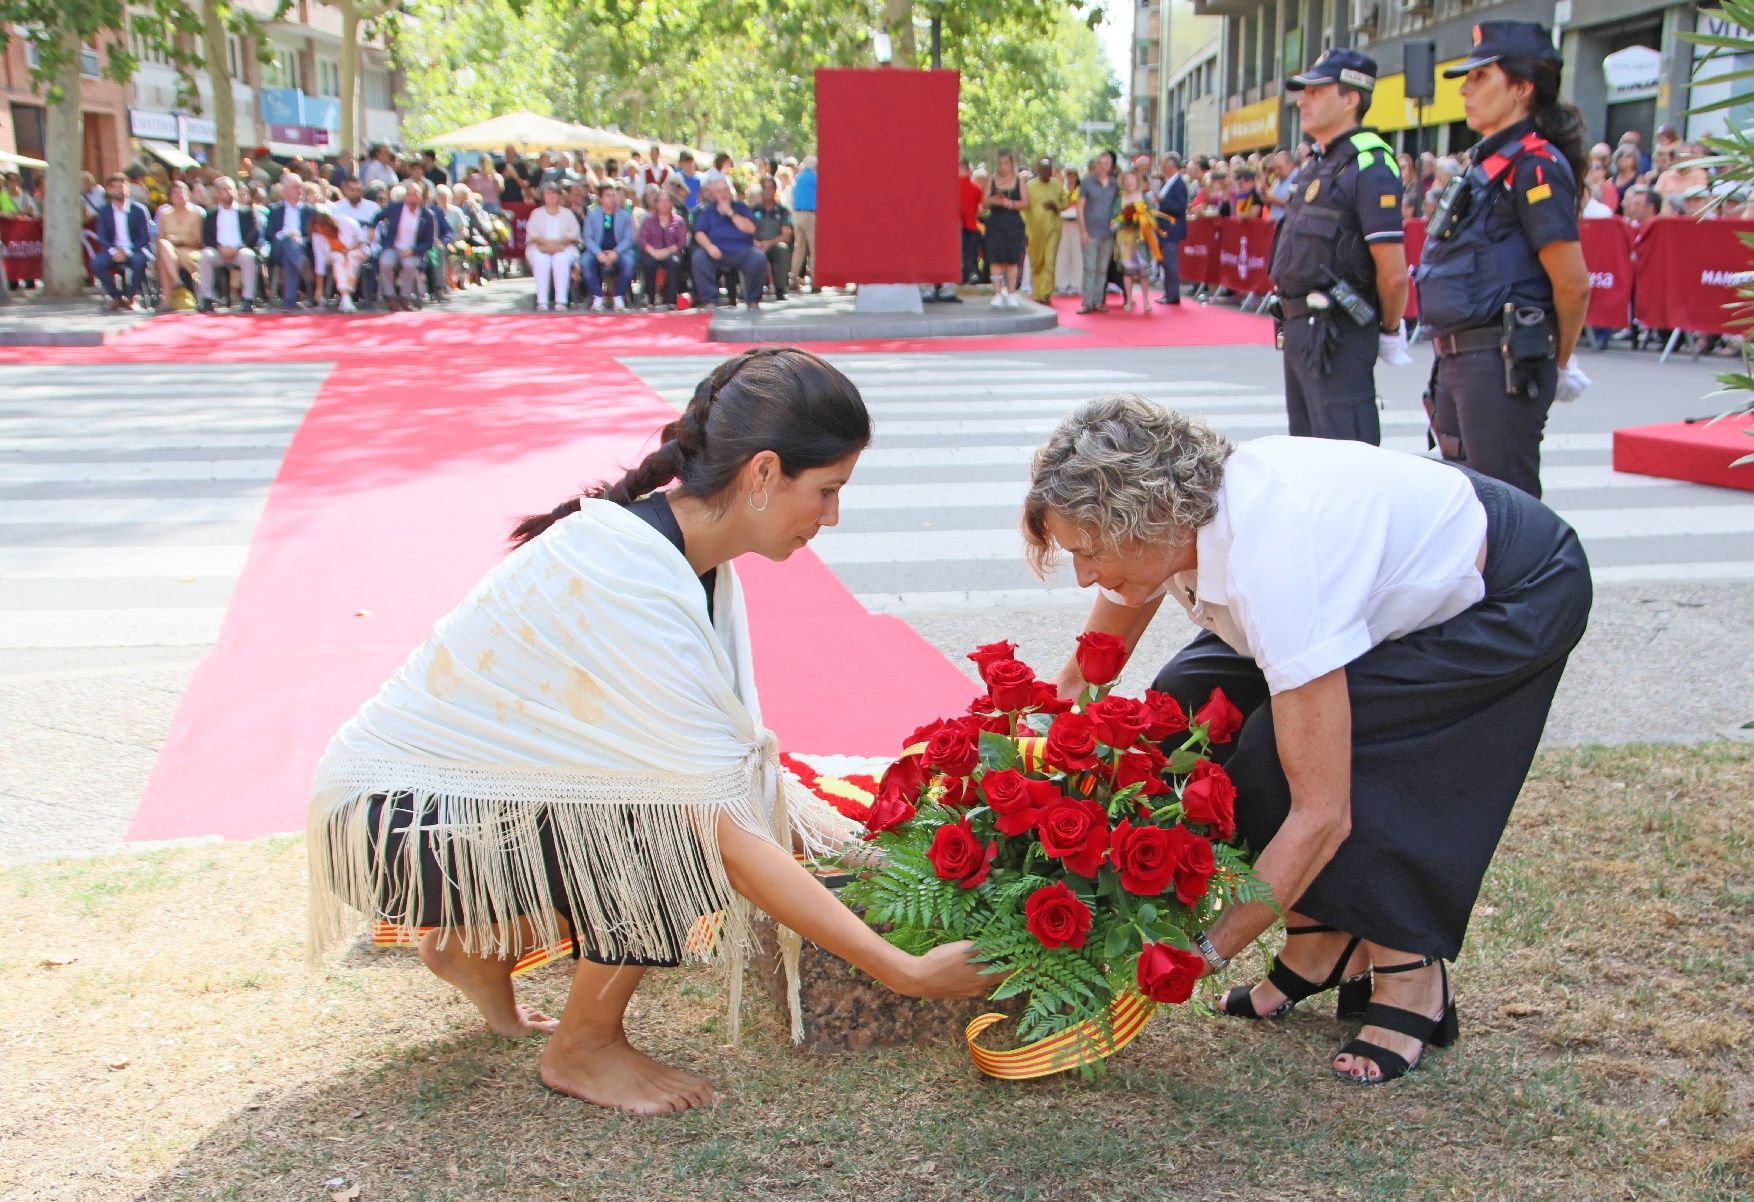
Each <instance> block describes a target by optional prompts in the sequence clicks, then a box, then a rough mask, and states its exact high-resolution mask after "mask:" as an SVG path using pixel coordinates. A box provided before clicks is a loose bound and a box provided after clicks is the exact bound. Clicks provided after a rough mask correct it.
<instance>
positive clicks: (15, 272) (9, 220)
mask: <svg viewBox="0 0 1754 1202" xmlns="http://www.w3.org/2000/svg"><path fill="white" fill-rule="evenodd" d="M0 248H3V249H0V253H4V254H5V256H6V278H7V279H9V280H16V281H21V282H22V281H24V280H40V279H42V278H43V223H42V222H41V221H38V220H37V219H36V218H35V217H0Z"/></svg>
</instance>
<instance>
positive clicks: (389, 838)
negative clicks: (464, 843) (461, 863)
mask: <svg viewBox="0 0 1754 1202" xmlns="http://www.w3.org/2000/svg"><path fill="white" fill-rule="evenodd" d="M436 804H437V803H435V802H431V801H429V802H427V803H426V805H425V812H424V814H422V815H421V823H420V827H421V828H422V830H423V831H424V830H425V829H426V828H430V827H431V826H432V824H433V822H434V820H435V819H436V818H437V813H436ZM416 805H417V802H416V800H415V798H414V796H413V795H412V794H409V793H395V794H385V793H376V794H373V795H372V796H371V797H369V798H367V799H366V829H367V831H368V832H369V834H368V836H367V837H368V839H369V840H370V845H369V851H370V855H371V863H372V864H374V865H377V866H378V867H377V868H376V869H375V870H374V875H373V878H372V891H373V894H374V896H373V897H372V898H371V899H369V901H368V902H367V904H370V905H373V906H375V907H376V911H377V912H376V915H375V916H376V917H378V918H380V919H385V920H389V919H391V917H392V916H394V915H404V914H406V913H407V911H408V893H409V886H410V885H411V884H412V883H413V882H411V881H409V880H407V879H406V878H405V877H404V875H403V873H402V871H401V868H400V865H402V864H403V863H405V862H406V861H405V860H404V858H403V853H404V850H405V845H406V843H407V841H408V837H409V834H408V832H409V829H410V827H411V826H413V824H414V818H415V810H416ZM386 806H388V807H389V808H390V813H389V815H388V818H389V822H388V825H387V826H384V825H381V824H382V822H383V819H384V817H385V815H384V808H385V807H386ZM536 829H537V847H536V848H535V851H536V854H538V855H539V856H540V857H541V860H542V871H543V874H544V875H545V876H546V877H547V883H548V895H549V896H550V897H552V898H553V899H554V900H555V903H556V906H557V908H558V909H559V910H560V912H561V915H562V917H564V918H565V919H566V920H567V925H568V926H570V927H571V928H572V935H573V948H572V954H573V958H574V959H578V958H580V957H583V958H584V959H586V960H590V961H592V962H593V963H596V964H627V965H639V966H645V967H651V968H674V967H676V966H677V965H679V964H681V963H682V959H683V954H684V951H685V948H686V946H687V940H688V935H689V931H687V930H684V929H678V928H677V927H675V926H672V927H670V928H668V929H666V930H664V932H663V941H664V946H663V949H662V954H661V955H659V956H657V957H653V958H642V957H639V956H635V955H633V954H632V953H631V952H630V951H629V950H628V949H627V948H626V947H625V946H623V944H622V942H621V940H619V939H617V938H616V937H615V935H614V933H613V932H597V933H593V932H592V929H591V924H590V923H589V922H586V921H582V920H581V919H580V917H579V916H580V915H581V914H587V913H591V912H592V911H593V910H595V911H601V910H602V909H603V908H604V904H603V901H602V899H601V898H600V897H598V896H596V894H595V886H594V885H593V884H592V882H591V881H590V880H587V879H579V878H577V877H576V876H575V875H573V874H570V873H569V872H568V871H567V869H566V867H565V865H564V863H563V860H562V857H561V855H560V851H559V848H558V847H557V846H556V844H555V840H554V832H553V828H552V826H551V825H550V823H549V822H548V821H547V820H546V816H545V815H544V814H538V816H537V822H536ZM380 830H382V831H383V832H384V833H383V836H382V838H380V837H379V834H378V832H379V831H380ZM416 837H417V838H419V841H420V845H419V847H418V848H416V849H415V858H416V862H417V863H418V865H419V868H418V871H419V874H420V886H421V890H420V899H421V904H420V908H419V912H418V913H417V915H416V917H415V922H416V924H417V925H419V926H421V927H436V926H441V925H443V923H444V921H445V916H446V915H447V914H456V913H460V912H461V911H462V909H463V907H464V899H463V897H462V896H461V893H460V891H459V889H458V886H457V876H458V874H457V872H456V871H455V866H454V865H452V864H450V863H449V862H448V860H447V858H446V856H445V854H444V853H443V852H441V851H440V850H438V848H437V847H436V846H435V841H434V840H431V839H428V838H425V837H421V836H416ZM693 850H694V855H695V858H696V861H697V863H698V866H699V868H700V870H701V872H702V873H703V874H704V873H705V871H706V854H705V852H704V851H702V849H701V848H700V845H699V844H698V843H696V844H695V845H694V849H693ZM645 867H646V868H647V869H648V871H649V872H650V873H651V875H653V876H654V877H655V876H656V875H657V873H658V869H657V866H656V864H655V863H652V862H651V861H649V860H648V861H647V863H646V865H645ZM730 900H731V899H730V898H729V897H726V898H723V899H722V900H721V902H720V905H719V908H720V909H723V908H724V906H725V905H728V904H729V903H730ZM587 901H589V902H591V903H594V904H586V903H587ZM362 908H363V907H362ZM528 913H530V911H529V910H528V909H526V908H525V907H524V906H523V905H522V904H514V906H513V908H512V910H511V912H509V913H503V914H500V913H496V914H492V915H491V916H490V919H489V920H490V921H492V922H495V923H500V922H509V921H512V920H514V919H517V918H519V917H522V916H523V915H525V914H528Z"/></svg>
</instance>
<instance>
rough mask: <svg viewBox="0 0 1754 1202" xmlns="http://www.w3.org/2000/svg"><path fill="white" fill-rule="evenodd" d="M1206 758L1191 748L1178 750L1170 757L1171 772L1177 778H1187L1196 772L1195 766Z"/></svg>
mask: <svg viewBox="0 0 1754 1202" xmlns="http://www.w3.org/2000/svg"><path fill="white" fill-rule="evenodd" d="M1204 758H1205V757H1204V756H1202V755H1201V754H1200V753H1199V752H1197V751H1194V750H1192V749H1191V748H1178V749H1177V750H1176V752H1175V753H1174V754H1173V755H1171V756H1170V757H1169V771H1170V772H1173V773H1174V774H1175V775H1177V776H1186V775H1187V774H1188V773H1190V772H1192V771H1193V770H1194V765H1195V764H1197V763H1199V762H1200V761H1201V760H1202V759H1204Z"/></svg>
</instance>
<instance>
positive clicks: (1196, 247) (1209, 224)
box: [1181, 217, 1223, 288]
mask: <svg viewBox="0 0 1754 1202" xmlns="http://www.w3.org/2000/svg"><path fill="white" fill-rule="evenodd" d="M1222 220H1223V218H1220V217H1195V218H1194V219H1193V220H1191V221H1189V222H1188V236H1187V237H1186V238H1184V239H1182V244H1181V280H1182V283H1184V284H1192V285H1194V286H1196V287H1200V288H1216V287H1218V224H1219V222H1220V221H1222Z"/></svg>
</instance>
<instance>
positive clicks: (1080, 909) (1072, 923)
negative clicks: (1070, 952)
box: [1023, 881, 1091, 948]
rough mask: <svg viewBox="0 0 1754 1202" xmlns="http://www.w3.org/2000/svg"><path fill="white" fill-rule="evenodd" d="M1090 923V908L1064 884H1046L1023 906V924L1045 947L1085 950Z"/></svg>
mask: <svg viewBox="0 0 1754 1202" xmlns="http://www.w3.org/2000/svg"><path fill="white" fill-rule="evenodd" d="M1090 922H1091V917H1090V907H1089V906H1087V905H1085V904H1084V903H1083V902H1082V901H1080V900H1079V898H1078V895H1077V894H1076V893H1073V892H1072V891H1071V890H1070V889H1068V888H1067V887H1066V882H1064V881H1055V882H1054V883H1053V884H1051V885H1043V886H1042V887H1041V888H1040V889H1037V890H1036V891H1035V892H1034V893H1031V894H1030V895H1029V900H1028V901H1026V902H1024V903H1023V924H1024V925H1025V926H1026V927H1028V928H1029V933H1030V934H1031V935H1034V936H1035V937H1036V938H1037V939H1038V940H1040V941H1041V945H1042V946H1043V947H1072V948H1078V947H1083V946H1084V937H1085V936H1086V935H1089V934H1090Z"/></svg>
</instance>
